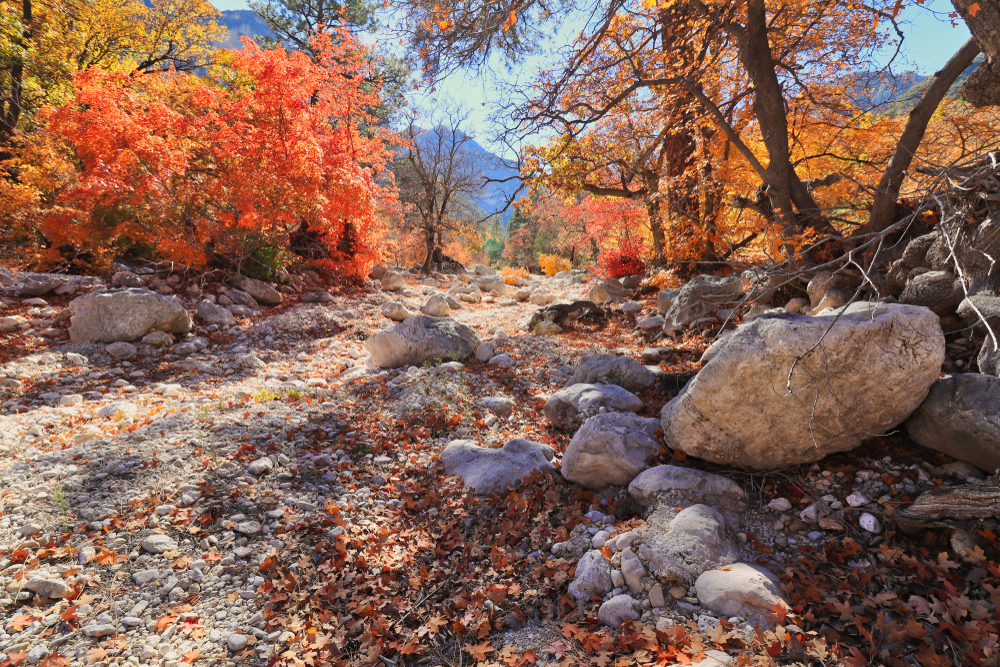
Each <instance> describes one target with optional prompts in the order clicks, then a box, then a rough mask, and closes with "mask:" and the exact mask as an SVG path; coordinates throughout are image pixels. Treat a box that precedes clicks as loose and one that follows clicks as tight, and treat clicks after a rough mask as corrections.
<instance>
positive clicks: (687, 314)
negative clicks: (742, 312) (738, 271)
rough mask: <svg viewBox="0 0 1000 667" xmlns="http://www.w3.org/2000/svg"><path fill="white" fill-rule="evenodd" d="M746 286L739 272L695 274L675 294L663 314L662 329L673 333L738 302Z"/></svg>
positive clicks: (734, 305) (732, 306)
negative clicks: (696, 275) (733, 274)
mask: <svg viewBox="0 0 1000 667" xmlns="http://www.w3.org/2000/svg"><path fill="white" fill-rule="evenodd" d="M745 289H746V288H745V286H744V282H743V277H742V276H738V275H736V276H726V277H722V276H708V275H702V276H698V277H697V278H695V279H693V280H692V281H691V282H689V283H688V284H686V285H684V287H682V288H681V289H680V291H679V292H678V293H677V296H675V297H674V299H673V301H672V302H671V304H670V307H669V308H668V309H667V312H666V313H664V315H663V317H664V319H665V320H666V322H665V323H664V325H663V330H664V331H665V332H666V333H667V334H668V335H673V334H674V333H675V332H677V331H681V330H683V329H686V328H688V327H689V326H690V325H691V323H692V322H694V321H695V320H698V319H701V318H703V317H708V316H709V315H712V314H713V313H715V311H717V310H719V309H720V308H734V307H736V306H737V305H739V303H740V300H741V299H742V298H743V295H744V293H745Z"/></svg>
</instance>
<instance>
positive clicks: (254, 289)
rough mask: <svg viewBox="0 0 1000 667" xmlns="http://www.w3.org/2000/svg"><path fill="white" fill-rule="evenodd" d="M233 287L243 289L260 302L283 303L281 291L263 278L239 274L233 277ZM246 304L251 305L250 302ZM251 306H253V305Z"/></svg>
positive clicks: (269, 303)
mask: <svg viewBox="0 0 1000 667" xmlns="http://www.w3.org/2000/svg"><path fill="white" fill-rule="evenodd" d="M233 287H235V288H236V289H238V290H243V291H244V292H246V293H247V294H249V295H250V296H252V297H253V298H254V299H255V300H256V301H257V302H258V303H266V304H268V305H272V306H274V305H277V304H279V303H281V292H279V291H278V290H276V289H274V288H273V287H271V286H270V285H268V284H267V283H265V282H264V281H263V280H257V279H256V278H248V277H247V276H244V275H238V276H236V277H235V278H233ZM244 305H248V306H249V304H244ZM249 307H250V308H252V307H253V306H249Z"/></svg>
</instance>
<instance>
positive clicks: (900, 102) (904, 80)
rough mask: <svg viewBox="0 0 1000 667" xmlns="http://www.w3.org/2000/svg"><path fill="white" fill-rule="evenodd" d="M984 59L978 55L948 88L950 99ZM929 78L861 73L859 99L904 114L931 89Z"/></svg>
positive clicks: (878, 108) (893, 113)
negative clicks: (928, 87)
mask: <svg viewBox="0 0 1000 667" xmlns="http://www.w3.org/2000/svg"><path fill="white" fill-rule="evenodd" d="M981 62H982V56H980V57H979V58H976V60H975V62H973V63H972V65H970V66H969V67H968V68H967V69H966V70H965V71H964V72H962V74H961V75H960V76H959V77H958V79H956V80H955V83H953V84H952V85H951V88H949V89H948V95H947V97H948V98H949V99H951V98H955V97H958V95H959V92H960V91H961V89H962V86H963V85H965V81H966V79H968V78H969V75H970V74H972V72H973V71H975V69H976V68H977V67H978V66H979V63H981ZM929 79H930V78H929V77H926V76H923V75H920V74H917V73H915V72H906V73H903V74H899V75H893V74H885V73H881V72H880V73H875V72H872V73H859V74H858V75H857V81H856V82H855V84H854V86H855V87H856V88H857V89H858V90H859V91H860V92H858V93H857V94H856V96H855V97H856V100H857V102H858V103H859V104H860V105H861V106H862V107H863V108H866V109H873V110H875V111H877V112H878V113H881V114H885V115H889V116H902V115H906V114H908V113H909V112H910V110H911V109H913V107H915V106H916V105H917V102H919V101H920V97H921V96H922V95H923V94H924V91H925V90H927V86H929V85H930V84H929V83H928V81H929Z"/></svg>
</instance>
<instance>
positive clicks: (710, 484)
mask: <svg viewBox="0 0 1000 667" xmlns="http://www.w3.org/2000/svg"><path fill="white" fill-rule="evenodd" d="M628 492H629V495H631V496H632V499H633V500H635V501H636V502H637V503H639V504H640V505H643V506H644V507H649V506H650V505H656V504H659V503H663V504H666V505H669V506H670V507H678V506H688V505H697V504H702V505H708V506H710V507H714V508H715V509H717V510H719V511H720V512H722V514H723V516H725V518H726V521H727V523H728V524H729V525H733V526H735V525H738V522H739V516H740V514H741V513H742V512H743V510H744V509H746V493H745V492H744V491H743V489H742V488H740V485H739V484H737V483H736V482H734V481H733V480H731V479H728V478H726V477H723V476H721V475H714V474H712V473H710V472H704V471H701V470H695V469H694V468H682V467H680V466H669V465H664V466H655V467H653V468H649V469H648V470H644V471H643V472H641V473H640V474H639V476H638V477H636V478H635V479H633V480H632V483H631V484H629V485H628Z"/></svg>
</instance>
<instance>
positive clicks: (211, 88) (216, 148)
mask: <svg viewBox="0 0 1000 667" xmlns="http://www.w3.org/2000/svg"><path fill="white" fill-rule="evenodd" d="M314 47H315V50H316V52H317V54H318V55H317V56H316V57H315V58H310V57H309V56H308V55H306V54H305V53H302V52H291V53H289V52H286V51H284V50H283V49H280V48H279V49H275V50H262V49H260V48H259V47H258V46H257V45H256V44H254V43H253V42H252V41H250V40H246V39H245V40H244V46H243V49H242V51H240V52H238V53H234V54H233V55H232V63H231V66H230V67H229V69H228V70H226V71H225V73H224V75H223V78H222V79H221V80H217V81H212V80H210V79H206V78H200V77H197V76H195V75H193V74H185V73H179V72H165V73H158V74H151V75H146V76H138V77H133V76H129V75H127V74H124V73H120V72H110V71H106V70H103V69H101V68H98V67H95V68H91V69H88V70H85V71H82V72H80V73H78V74H77V76H76V79H75V94H74V98H73V99H72V100H71V101H70V102H69V103H67V104H65V105H64V106H62V107H59V108H58V109H54V110H49V111H48V112H47V115H46V118H45V120H46V121H47V130H48V131H49V132H50V133H52V134H54V135H55V136H56V137H58V138H59V139H60V140H62V141H64V142H66V144H68V145H69V146H70V147H71V148H72V150H73V152H74V153H75V154H76V156H77V158H78V159H79V160H80V162H81V163H82V165H83V169H82V171H81V173H80V174H79V177H78V178H77V179H75V180H74V181H73V182H71V183H69V184H68V186H67V187H65V188H64V189H63V190H62V191H61V192H60V193H58V197H57V201H56V204H55V205H54V206H53V207H52V209H51V210H50V211H49V212H48V215H47V216H46V218H45V219H44V220H43V221H42V223H41V229H42V231H43V233H44V234H45V236H46V238H48V239H49V240H50V241H51V242H52V247H59V246H65V245H69V246H74V247H77V248H80V249H84V250H92V251H95V252H99V251H100V250H102V249H104V248H108V247H110V246H111V245H113V244H130V243H143V244H146V245H149V246H152V247H154V248H155V249H156V250H157V251H158V252H159V253H160V254H161V255H162V256H163V257H164V258H166V259H170V260H174V261H179V262H182V263H186V264H189V265H193V266H203V265H205V264H206V263H207V262H208V261H210V260H212V259H213V258H215V257H220V256H225V257H227V259H229V260H230V261H239V260H241V259H245V258H247V257H248V256H250V255H253V254H254V253H259V252H264V251H265V249H268V248H271V249H277V250H268V251H267V252H272V253H278V254H279V255H280V253H281V252H285V251H286V249H287V248H288V247H289V245H290V242H291V239H292V237H293V236H294V235H295V234H300V235H301V234H308V235H309V236H310V238H311V239H312V240H314V241H318V247H319V248H322V251H321V252H319V253H318V254H315V253H314V259H315V260H316V262H317V263H319V264H321V265H323V266H325V267H326V268H328V269H330V270H336V271H338V272H340V273H341V274H343V275H347V276H356V275H363V274H364V273H366V272H367V271H368V269H369V268H370V266H371V265H372V264H373V263H374V262H375V261H376V260H377V259H378V254H379V251H378V239H379V237H380V235H381V222H380V218H379V209H380V207H381V206H383V205H385V204H388V203H390V202H391V201H392V192H391V190H390V189H389V188H388V187H387V186H386V185H385V184H384V179H383V176H384V173H385V172H384V170H385V166H386V163H387V162H388V160H389V159H390V158H391V152H390V148H389V145H390V144H393V143H394V142H395V139H394V138H393V137H394V135H392V134H391V133H389V132H388V131H385V130H380V129H377V130H371V129H370V128H371V127H373V126H375V125H376V123H375V122H374V117H373V116H372V115H371V112H370V111H369V110H371V109H373V108H374V107H375V106H376V105H377V104H378V103H379V93H378V88H377V86H375V87H370V86H368V85H367V84H366V83H365V81H366V79H367V78H369V76H368V75H369V70H370V68H371V67H372V65H371V63H370V62H368V61H366V58H365V54H364V50H363V49H362V47H361V46H360V45H359V44H358V42H357V41H356V40H355V39H354V38H353V37H352V36H351V35H350V34H348V33H347V32H346V31H340V32H338V33H337V34H336V39H334V36H333V35H331V34H329V33H320V34H318V35H316V36H315V37H314Z"/></svg>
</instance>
